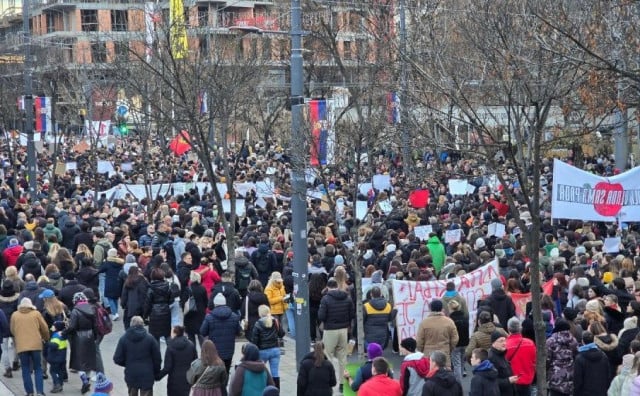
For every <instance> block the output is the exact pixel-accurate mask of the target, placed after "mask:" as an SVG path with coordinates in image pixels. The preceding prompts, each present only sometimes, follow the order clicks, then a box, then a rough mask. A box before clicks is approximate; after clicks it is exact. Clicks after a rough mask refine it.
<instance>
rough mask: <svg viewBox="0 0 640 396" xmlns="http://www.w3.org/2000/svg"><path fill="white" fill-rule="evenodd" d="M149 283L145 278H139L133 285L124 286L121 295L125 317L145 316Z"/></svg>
mask: <svg viewBox="0 0 640 396" xmlns="http://www.w3.org/2000/svg"><path fill="white" fill-rule="evenodd" d="M148 288H149V283H148V282H147V280H146V279H145V278H144V277H142V276H141V277H139V278H138V279H137V280H136V281H135V282H134V283H133V284H132V285H130V286H123V287H122V294H120V305H121V306H122V308H123V309H124V312H125V316H126V317H127V318H132V317H134V316H144V309H145V303H146V300H147V290H148Z"/></svg>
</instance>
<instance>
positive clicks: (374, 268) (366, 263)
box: [0, 144, 640, 396]
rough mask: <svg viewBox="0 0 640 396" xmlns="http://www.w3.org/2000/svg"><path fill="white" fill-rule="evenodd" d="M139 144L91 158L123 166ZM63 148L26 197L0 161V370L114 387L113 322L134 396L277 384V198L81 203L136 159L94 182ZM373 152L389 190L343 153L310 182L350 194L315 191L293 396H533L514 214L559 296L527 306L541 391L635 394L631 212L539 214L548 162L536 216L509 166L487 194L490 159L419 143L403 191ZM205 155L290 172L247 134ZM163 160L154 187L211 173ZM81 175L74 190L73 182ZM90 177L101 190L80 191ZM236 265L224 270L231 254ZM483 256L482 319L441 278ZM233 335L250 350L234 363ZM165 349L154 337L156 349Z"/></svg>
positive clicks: (285, 213)
mask: <svg viewBox="0 0 640 396" xmlns="http://www.w3.org/2000/svg"><path fill="white" fill-rule="evenodd" d="M136 147H138V145H136V144H132V145H131V146H130V147H128V148H127V149H126V150H125V148H123V147H114V148H111V150H110V151H106V150H105V151H103V152H98V154H97V155H98V156H100V155H102V156H112V157H113V158H115V159H116V160H115V162H118V163H123V162H124V161H132V162H134V163H136V161H138V162H139V159H136V157H135V153H136V151H135V150H136ZM63 157H64V158H65V160H74V161H77V162H78V164H79V165H80V166H78V168H77V169H76V170H71V171H67V172H65V174H63V175H59V177H57V178H56V180H55V181H53V178H51V183H49V181H50V180H49V179H45V178H41V179H40V180H39V183H40V186H41V187H42V188H41V190H40V191H39V193H38V194H37V195H36V196H34V197H31V196H29V195H28V194H26V193H24V192H22V191H21V190H20V189H24V188H26V180H25V179H24V178H23V177H21V175H20V172H16V171H15V169H12V168H9V167H8V166H6V164H5V165H4V172H3V175H4V183H3V185H2V187H1V188H0V259H1V264H2V267H3V268H4V277H3V280H2V287H1V288H0V328H1V329H0V330H1V334H2V336H3V346H2V357H1V362H2V365H3V368H4V375H5V376H6V377H11V376H13V372H15V371H16V370H18V369H20V368H22V377H23V382H24V388H25V391H26V393H27V394H29V395H36V394H38V395H40V394H44V384H43V380H45V379H48V378H49V377H50V378H51V381H52V388H51V390H50V392H51V393H59V392H61V391H62V389H63V387H64V386H65V385H64V384H65V379H66V378H68V375H69V372H73V373H76V374H77V375H79V376H80V378H81V381H82V388H81V389H80V391H81V392H82V393H86V392H89V391H90V388H91V383H92V381H93V383H94V385H95V388H96V389H95V391H96V392H99V391H102V392H103V393H105V392H108V391H109V390H110V389H111V388H112V387H113V385H112V384H111V383H110V382H109V380H108V379H106V377H105V376H104V374H103V372H104V365H103V356H102V354H101V350H100V344H101V342H102V340H103V338H104V337H105V336H108V334H109V333H110V331H111V328H112V326H118V325H119V322H122V326H123V327H124V328H125V329H126V331H125V334H124V335H123V336H122V337H121V338H120V339H119V340H118V345H117V348H116V352H115V354H114V356H113V357H104V358H109V359H111V358H112V359H113V361H114V363H115V364H117V365H120V366H123V367H124V378H125V382H126V384H127V387H128V390H127V391H128V393H129V395H138V394H140V395H151V394H152V391H153V386H154V383H155V382H156V381H158V380H159V379H161V378H163V377H164V376H168V380H167V393H168V394H169V395H176V396H179V395H188V394H190V393H191V392H192V393H193V394H196V395H207V396H208V395H227V394H231V395H260V394H262V392H265V394H277V393H274V392H278V389H279V388H280V387H281V383H280V377H281V376H280V373H279V365H280V364H279V363H280V358H281V353H282V346H283V342H284V340H285V339H287V335H289V336H290V337H289V339H295V333H296V328H295V320H294V317H295V304H294V303H293V301H294V300H293V297H294V295H293V294H294V281H293V268H292V260H293V257H294V255H295V252H294V251H293V250H292V246H291V226H290V224H291V220H292V214H291V212H290V210H289V207H288V203H287V201H286V199H271V200H267V202H266V204H265V205H264V207H260V206H258V205H256V204H255V203H256V200H257V197H256V196H255V192H248V193H247V194H246V195H245V196H244V198H245V201H244V202H245V205H246V208H245V209H246V210H245V214H244V215H243V216H241V217H239V218H238V219H237V221H236V224H231V225H228V226H227V227H224V224H222V223H220V221H221V220H222V221H228V220H225V216H224V215H223V214H222V213H220V211H221V210H222V208H217V206H216V205H215V203H214V202H213V200H212V199H211V194H210V193H207V192H206V191H198V190H197V189H191V190H189V191H187V192H185V193H184V194H180V195H175V196H174V195H167V196H159V197H156V198H155V200H154V201H153V202H151V203H150V202H144V201H145V200H138V199H137V198H135V197H133V196H130V195H128V196H127V197H126V199H117V200H110V199H109V197H106V196H102V197H98V199H95V198H93V197H92V196H90V195H86V194H85V193H86V192H87V191H89V190H92V189H93V190H94V191H99V190H104V189H107V188H109V187H112V186H114V185H116V184H118V183H122V182H139V181H141V180H143V179H144V178H143V177H142V175H141V174H136V172H135V171H134V173H133V174H131V173H129V174H127V173H126V172H120V171H116V172H114V173H113V174H112V175H111V176H105V175H96V174H95V172H94V171H93V170H91V169H93V167H92V166H89V161H93V160H95V159H96V155H95V153H94V154H90V153H74V152H73V150H72V148H71V147H66V151H65V152H64V153H63ZM18 158H20V153H18ZM369 158H370V161H371V162H372V163H371V164H368V165H370V166H367V169H364V170H363V172H364V174H365V175H369V176H371V175H373V174H376V173H378V174H387V175H390V179H391V187H390V188H388V189H386V190H375V189H373V188H371V189H370V190H369V191H367V192H366V194H363V193H362V191H359V189H358V188H357V187H358V186H356V185H355V184H354V180H355V179H354V178H353V177H352V176H353V175H352V172H353V169H352V168H351V167H350V166H351V165H350V164H344V165H342V166H337V167H336V168H335V173H332V174H330V175H329V176H328V177H318V178H316V179H315V180H314V181H312V182H311V184H310V185H309V187H310V188H314V187H317V188H320V189H322V188H324V193H326V195H327V196H330V197H331V198H332V199H334V200H337V199H341V202H342V203H343V204H344V205H343V206H341V207H340V210H338V211H336V212H337V213H336V212H332V211H328V210H327V209H326V205H325V204H323V202H321V200H319V199H316V198H310V199H309V200H308V212H307V220H308V223H307V224H308V240H307V242H308V243H307V244H308V255H309V263H308V279H309V311H310V325H311V326H310V328H311V333H310V337H311V340H312V346H311V347H312V351H311V352H310V353H309V354H308V355H307V356H306V357H305V358H304V359H303V361H302V362H300V366H299V372H298V379H297V389H298V394H299V395H331V394H332V392H333V390H334V388H336V387H338V390H340V391H342V390H344V387H345V386H348V387H350V388H351V389H352V390H353V391H357V392H358V394H359V395H374V394H375V395H379V394H382V393H386V392H389V394H393V395H395V394H398V395H401V394H402V395H436V394H437V395H438V396H443V395H449V394H451V395H460V394H462V389H463V387H462V385H461V383H462V382H463V378H464V377H465V376H467V367H470V368H471V369H470V370H469V371H471V375H472V376H473V378H472V380H471V387H470V394H471V395H474V396H476V395H478V396H480V395H518V396H520V395H522V396H525V395H526V396H533V395H535V394H536V392H537V389H536V386H535V380H536V373H535V362H536V345H535V339H534V338H535V337H534V335H533V321H532V317H531V312H530V310H531V308H530V304H529V305H528V307H527V310H526V312H524V313H523V314H522V315H520V316H518V315H517V314H516V307H515V304H514V303H513V301H512V299H511V294H512V293H526V292H528V291H530V284H531V282H530V275H531V271H532V268H531V266H530V265H529V262H530V258H529V256H528V254H527V251H526V249H525V248H526V246H525V239H524V238H523V234H525V233H526V232H528V231H527V230H521V229H520V228H519V227H518V226H517V224H516V223H515V222H514V215H515V214H516V213H518V214H519V217H520V218H521V219H522V220H523V221H524V222H525V224H526V225H528V224H530V222H531V219H532V217H533V216H537V217H539V218H540V220H541V223H542V227H541V239H542V243H541V245H540V246H539V253H538V254H539V261H540V271H541V275H542V277H543V279H544V280H551V281H552V282H553V291H552V292H551V293H550V295H545V296H544V297H543V298H542V301H541V304H542V308H543V311H542V313H543V318H544V321H545V325H546V333H547V334H546V335H547V341H546V349H547V352H548V353H547V368H548V372H547V378H548V382H549V392H550V395H553V396H562V395H605V394H608V395H610V396H614V395H621V396H622V395H624V396H626V395H636V394H637V395H640V377H639V376H638V374H639V371H640V354H638V355H636V353H638V352H639V351H640V337H639V334H640V327H639V326H638V319H639V317H640V302H639V301H640V299H638V298H637V295H638V293H636V290H638V291H639V292H640V284H636V281H640V280H639V279H638V276H639V270H640V258H638V257H640V256H638V255H639V254H640V244H639V243H638V240H637V235H638V234H637V232H638V229H637V228H636V226H635V225H634V224H630V225H628V227H627V228H625V229H622V227H619V225H617V224H607V223H598V222H583V221H576V220H570V221H562V220H558V219H551V216H550V208H551V202H550V192H551V184H552V183H551V182H552V171H553V168H552V162H551V161H550V160H548V159H545V160H543V169H544V171H543V176H542V180H543V181H544V182H543V183H541V185H542V186H543V188H544V190H543V191H541V192H540V195H539V197H535V198H536V199H539V200H540V204H541V205H540V208H541V211H540V213H530V212H529V211H528V208H527V207H526V206H525V205H524V203H523V202H524V200H523V199H522V198H523V197H522V191H521V189H520V187H519V183H520V182H521V181H520V180H518V178H517V172H516V168H515V167H514V166H513V165H510V164H509V163H508V162H507V163H504V162H503V163H501V164H500V166H499V167H498V169H496V170H495V171H497V172H500V173H501V174H502V176H503V178H504V180H505V183H506V184H505V185H502V186H496V185H495V184H494V183H493V182H491V178H490V177H488V176H489V174H488V173H489V170H488V168H487V167H485V166H483V165H482V164H479V163H477V162H475V161H474V160H466V159H464V158H459V157H457V156H454V155H441V156H439V157H435V156H433V155H431V154H429V153H426V154H425V155H424V156H423V157H422V158H418V159H417V161H416V169H417V170H419V171H420V172H422V173H423V174H424V178H423V180H421V181H420V182H419V183H417V184H409V181H408V179H407V178H406V177H405V176H404V175H403V169H402V168H403V166H402V163H401V161H400V158H399V156H397V155H396V154H394V153H392V152H385V151H381V152H380V155H379V156H378V157H375V158H374V156H369ZM130 159H131V160H130ZM43 161H44V159H43ZM215 161H218V162H220V161H222V162H224V161H230V162H231V163H234V164H235V166H236V169H235V170H236V172H235V174H234V176H233V177H234V179H237V180H238V181H259V180H262V179H264V178H265V177H267V175H268V172H267V169H268V168H270V169H275V173H273V172H271V174H270V177H272V178H273V179H274V181H275V185H276V187H278V188H279V189H280V190H282V191H287V183H288V166H289V165H288V163H287V158H286V155H285V154H283V153H282V151H281V150H280V149H277V150H273V149H267V148H266V147H264V146H263V145H256V146H255V147H249V146H248V145H246V144H242V145H240V146H239V147H237V150H235V151H233V150H232V152H231V153H230V155H229V157H228V158H222V157H221V154H220V153H216V156H215ZM169 162H171V170H169V168H166V169H165V167H166V166H168V165H166V164H163V163H162V162H161V161H156V162H154V163H153V164H152V165H151V168H153V172H154V175H153V178H152V180H153V181H159V182H163V181H166V182H176V181H186V180H189V179H193V178H194V177H196V178H199V180H206V177H205V176H204V173H203V172H202V169H200V167H199V166H198V163H197V161H194V160H193V159H190V158H189V156H188V155H185V156H182V157H174V158H171V159H170V160H169ZM3 164H4V163H3ZM43 164H46V162H43ZM83 164H85V165H86V166H84V165H83ZM142 167H144V165H143V164H140V168H138V169H139V170H138V172H140V171H141V170H140V169H142ZM582 167H583V168H585V169H588V170H589V171H591V172H594V173H597V174H602V175H607V174H613V172H614V167H613V164H612V162H611V160H610V159H608V158H605V157H601V158H592V159H588V160H587V161H585V163H584V164H582ZM219 168H221V167H219ZM134 169H137V167H135V166H134ZM163 170H166V172H164V171H163ZM92 172H94V173H92ZM50 176H52V175H50ZM76 176H79V177H80V180H81V181H82V182H81V183H79V184H77V183H74V182H73V181H74V179H75V178H76ZM219 176H220V175H219ZM92 177H94V178H96V180H97V182H98V184H97V185H95V186H90V185H89V184H88V182H89V180H91V178H92ZM220 177H221V176H220ZM450 178H456V179H467V180H468V181H469V184H470V185H471V186H473V192H469V193H468V194H466V195H452V194H451V193H450V191H449V190H448V186H447V181H448V179H450ZM12 186H16V188H15V189H14V188H13V187H12ZM505 190H509V191H510V192H511V193H512V194H513V196H514V198H515V200H514V203H515V205H514V203H512V204H511V205H510V204H509V202H508V201H507V199H506V194H505ZM425 196H426V197H428V198H427V199H426V200H425V199H420V197H425ZM358 200H360V201H367V202H368V207H369V213H368V215H367V217H366V218H365V219H364V220H360V219H358V218H357V216H355V213H354V207H355V202H356V201H358ZM385 200H389V202H391V204H392V208H391V210H390V211H389V210H386V209H385V208H383V207H381V206H379V205H377V203H378V202H380V201H385ZM148 208H151V211H150V212H147V211H146V210H147V209H148ZM491 223H501V224H504V226H505V233H504V236H502V237H496V236H495V235H490V234H489V233H488V225H489V224H491ZM422 225H430V226H431V227H432V232H431V233H430V234H429V235H428V236H427V237H423V239H420V237H419V236H418V235H416V233H415V232H414V229H415V228H416V227H418V226H422ZM225 229H226V230H229V231H230V232H234V233H235V235H233V236H230V235H227V234H226V232H225ZM455 229H459V230H461V231H462V238H461V240H460V241H457V242H454V243H445V242H444V233H445V232H446V231H447V230H455ZM611 236H620V237H621V245H620V246H619V249H618V251H617V252H615V253H609V252H606V251H605V250H604V248H603V247H604V243H603V241H604V239H605V238H606V237H611ZM227 238H235V240H236V241H237V249H235V250H234V251H231V252H230V251H228V250H227V243H226V239H227ZM230 258H233V260H232V261H233V267H231V268H233V272H231V271H230V270H229V267H228V266H227V263H228V259H230ZM494 260H497V261H498V265H499V271H500V274H501V277H500V278H496V279H493V280H492V282H491V288H492V290H493V291H492V293H491V295H490V296H489V297H488V298H487V299H485V300H484V301H482V302H480V304H479V305H478V307H477V312H478V314H477V320H476V323H470V315H469V310H470V309H472V308H476V307H468V306H467V301H466V300H465V299H464V298H463V297H462V296H461V295H460V294H459V293H458V292H457V290H456V287H455V284H454V282H453V281H452V278H455V277H456V276H461V275H464V274H465V273H468V272H471V271H473V270H474V269H477V268H480V267H482V266H484V265H487V264H488V263H489V262H492V261H494ZM356 266H359V268H356ZM356 269H359V270H360V271H361V272H362V274H363V277H364V278H366V279H368V280H369V282H367V286H366V290H363V291H356V288H355V285H354V279H355V271H356ZM435 279H445V280H448V282H449V283H448V284H447V290H446V292H445V293H444V295H443V296H442V297H441V298H439V299H433V300H432V301H431V302H430V305H429V313H428V315H427V316H426V317H425V318H424V319H423V320H422V322H421V323H419V326H418V327H417V328H416V337H415V338H405V339H398V338H399V337H398V334H397V332H396V331H394V323H395V320H396V311H395V309H394V301H393V293H392V284H393V282H394V281H395V280H411V281H429V280H435ZM357 292H363V294H364V298H363V300H364V301H363V307H362V308H363V315H364V320H363V322H362V324H361V325H362V327H363V330H364V340H362V342H364V346H365V349H366V351H367V362H366V363H365V364H364V365H363V366H362V367H361V368H360V369H358V370H357V372H350V371H349V370H348V367H347V364H346V363H347V354H348V351H349V350H350V349H352V348H353V346H354V343H355V342H356V340H357V327H358V324H357V323H356V315H355V311H356V306H355V304H356V303H355V302H356V300H357V299H356V293H357ZM470 329H472V330H471V331H470ZM238 337H245V338H246V341H247V342H246V344H245V345H244V346H243V347H242V351H241V354H242V361H241V362H240V363H239V364H238V365H236V366H235V367H234V364H233V361H232V358H233V356H234V353H235V346H236V340H237V338H238ZM161 342H166V350H165V355H164V357H162V356H161V350H160V343H161ZM67 349H68V350H69V351H68V353H67ZM386 349H392V350H393V351H394V352H398V353H401V354H402V355H404V360H403V363H402V366H401V367H400V368H396V370H395V371H396V372H395V373H394V372H393V371H392V370H391V369H390V365H389V362H388V361H387V360H385V359H384V358H383V357H382V353H383V351H384V350H386ZM67 357H68V358H69V359H68V360H67ZM469 364H470V366H469ZM47 368H48V370H49V372H48V373H47ZM593 373H598V374H599V375H593ZM600 374H601V375H600ZM394 377H397V378H394ZM107 383H108V384H107Z"/></svg>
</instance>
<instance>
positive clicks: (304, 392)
mask: <svg viewBox="0 0 640 396" xmlns="http://www.w3.org/2000/svg"><path fill="white" fill-rule="evenodd" d="M313 349H314V351H313V352H310V353H308V354H307V355H305V357H303V358H302V362H300V369H299V370H298V380H297V383H298V396H331V395H333V387H334V386H336V384H337V383H338V380H337V378H336V371H335V369H334V368H333V365H332V364H331V361H329V359H327V356H326V355H325V354H324V344H323V343H322V342H316V343H315V344H314V346H313Z"/></svg>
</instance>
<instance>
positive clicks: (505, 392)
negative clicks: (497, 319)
mask: <svg viewBox="0 0 640 396" xmlns="http://www.w3.org/2000/svg"><path fill="white" fill-rule="evenodd" d="M506 353H507V334H506V333H504V331H503V330H495V331H494V332H493V333H491V349H490V350H489V361H490V362H491V364H493V367H495V368H496V370H497V371H498V387H499V389H500V396H514V395H515V388H514V386H513V384H515V383H516V381H517V380H518V376H517V375H513V370H512V369H511V363H509V361H508V360H507V359H506V357H505V355H506Z"/></svg>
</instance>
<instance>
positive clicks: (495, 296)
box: [483, 278, 516, 329]
mask: <svg viewBox="0 0 640 396" xmlns="http://www.w3.org/2000/svg"><path fill="white" fill-rule="evenodd" d="M491 287H492V289H493V291H492V292H491V295H490V296H489V298H487V299H486V300H485V301H484V302H483V303H484V304H487V305H489V306H490V307H491V310H492V311H493V313H494V314H495V315H496V316H497V317H498V320H499V321H500V325H501V326H502V328H503V329H506V328H507V321H508V320H509V319H511V318H512V317H514V316H515V315H516V306H515V305H514V304H513V300H511V297H509V296H508V295H507V294H506V293H505V291H504V288H503V287H502V281H501V280H500V278H495V279H493V280H491Z"/></svg>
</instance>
